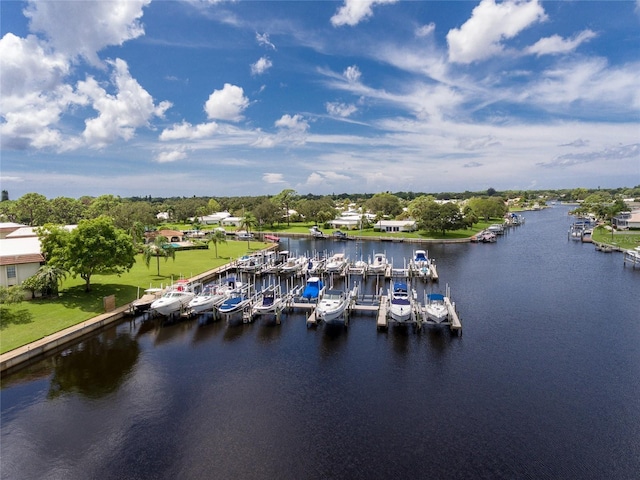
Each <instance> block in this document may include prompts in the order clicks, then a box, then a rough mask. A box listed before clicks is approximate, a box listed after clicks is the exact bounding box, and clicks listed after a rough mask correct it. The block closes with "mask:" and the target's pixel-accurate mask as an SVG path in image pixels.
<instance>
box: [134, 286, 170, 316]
mask: <svg viewBox="0 0 640 480" xmlns="http://www.w3.org/2000/svg"><path fill="white" fill-rule="evenodd" d="M161 292H162V288H147V289H146V290H145V291H144V294H143V295H142V296H141V297H140V298H137V299H135V300H134V301H133V302H131V305H130V308H131V312H132V313H133V314H134V315H139V314H141V313H144V312H147V311H148V310H149V309H150V308H151V304H152V303H153V302H154V301H156V300H157V299H158V297H159V296H160V294H161Z"/></svg>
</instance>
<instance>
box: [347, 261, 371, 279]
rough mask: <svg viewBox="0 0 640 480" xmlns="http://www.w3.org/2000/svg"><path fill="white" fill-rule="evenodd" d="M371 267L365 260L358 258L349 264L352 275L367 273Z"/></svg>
mask: <svg viewBox="0 0 640 480" xmlns="http://www.w3.org/2000/svg"><path fill="white" fill-rule="evenodd" d="M368 269H369V264H368V263H367V262H365V261H364V260H358V261H356V262H354V263H351V264H349V274H352V275H365V274H366V273H367V270H368Z"/></svg>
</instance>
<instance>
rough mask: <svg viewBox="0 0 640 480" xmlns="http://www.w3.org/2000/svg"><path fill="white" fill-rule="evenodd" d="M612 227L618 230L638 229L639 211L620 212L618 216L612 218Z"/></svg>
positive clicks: (639, 225)
mask: <svg viewBox="0 0 640 480" xmlns="http://www.w3.org/2000/svg"><path fill="white" fill-rule="evenodd" d="M613 225H614V226H615V228H617V229H618V230H630V229H631V230H637V229H640V210H634V211H632V212H621V213H620V214H619V215H617V216H615V217H613Z"/></svg>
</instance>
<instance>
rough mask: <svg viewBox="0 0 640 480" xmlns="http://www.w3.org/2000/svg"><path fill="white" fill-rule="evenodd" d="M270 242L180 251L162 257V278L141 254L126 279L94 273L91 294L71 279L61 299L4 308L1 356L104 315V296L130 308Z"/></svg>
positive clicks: (232, 243)
mask: <svg viewBox="0 0 640 480" xmlns="http://www.w3.org/2000/svg"><path fill="white" fill-rule="evenodd" d="M266 245H267V244H265V243H262V242H257V241H255V242H253V241H252V242H251V243H250V244H249V246H250V249H249V248H247V242H246V241H229V242H227V243H221V244H218V255H219V258H216V256H215V249H214V246H213V245H210V247H209V250H183V251H178V252H176V258H175V261H174V260H171V259H169V260H167V261H165V260H164V259H162V258H161V259H160V275H157V267H156V263H155V259H152V260H151V263H150V265H149V268H147V266H146V265H145V263H144V260H143V259H142V256H141V255H138V256H137V257H136V263H135V265H134V266H133V268H132V269H131V270H130V271H129V272H127V273H125V274H123V275H121V276H117V275H94V276H92V277H91V292H89V293H87V292H85V291H84V281H83V280H82V279H80V278H79V277H78V278H75V279H73V278H67V279H66V280H65V281H64V282H63V284H62V286H61V288H60V295H59V297H58V298H52V299H35V300H30V301H25V302H22V303H19V304H16V305H3V306H0V353H5V352H8V351H9V350H13V349H14V348H17V347H20V346H22V345H26V344H27V343H30V342H33V341H35V340H38V339H40V338H43V337H45V336H47V335H50V334H52V333H55V332H57V331H60V330H63V329H65V328H67V327H70V326H71V325H75V324H77V323H80V322H83V321H85V320H88V319H89V318H92V317H94V316H96V315H99V314H101V313H104V309H103V298H104V297H106V296H109V295H115V297H116V304H117V305H118V306H122V305H126V304H128V303H129V302H131V301H132V300H134V299H135V298H137V296H138V289H140V291H142V290H144V289H145V288H149V287H150V286H153V287H159V286H160V285H164V286H166V285H167V284H170V283H171V281H172V279H173V280H176V279H178V278H180V277H185V278H188V277H192V276H194V275H197V274H200V273H203V272H206V271H207V270H211V269H213V268H216V267H219V266H221V265H224V264H225V263H228V262H229V261H230V259H235V258H238V257H240V256H242V255H244V254H246V253H247V252H248V251H249V250H251V251H254V250H260V249H262V248H265V247H266Z"/></svg>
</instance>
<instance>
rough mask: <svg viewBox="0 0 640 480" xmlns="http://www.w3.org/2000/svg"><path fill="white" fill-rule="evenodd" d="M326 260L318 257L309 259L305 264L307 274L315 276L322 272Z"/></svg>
mask: <svg viewBox="0 0 640 480" xmlns="http://www.w3.org/2000/svg"><path fill="white" fill-rule="evenodd" d="M325 262H326V260H325V259H324V258H320V257H312V258H309V261H308V262H307V273H308V274H310V275H317V274H319V273H321V272H322V271H323V270H324V264H325Z"/></svg>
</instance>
